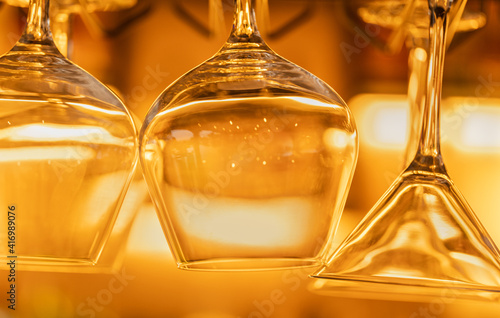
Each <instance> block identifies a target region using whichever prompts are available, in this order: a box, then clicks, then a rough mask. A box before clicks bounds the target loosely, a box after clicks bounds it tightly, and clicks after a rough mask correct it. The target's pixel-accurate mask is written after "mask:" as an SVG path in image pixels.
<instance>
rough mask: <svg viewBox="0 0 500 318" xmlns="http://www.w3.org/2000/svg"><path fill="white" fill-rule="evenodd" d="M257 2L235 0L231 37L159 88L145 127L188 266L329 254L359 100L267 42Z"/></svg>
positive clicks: (302, 260) (147, 157)
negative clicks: (351, 104)
mask: <svg viewBox="0 0 500 318" xmlns="http://www.w3.org/2000/svg"><path fill="white" fill-rule="evenodd" d="M254 4H255V0H237V1H235V14H234V25H233V30H232V32H231V34H230V36H229V39H228V40H227V42H226V44H225V45H224V46H223V47H222V49H221V50H220V51H219V52H218V53H217V54H215V56H214V57H212V58H211V59H209V60H208V61H206V62H205V63H203V64H201V65H200V66H198V67H196V68H194V69H193V70H191V71H190V72H188V73H187V74H185V75H184V76H182V77H181V78H179V79H178V80H177V81H176V82H174V83H173V84H172V85H171V86H169V87H168V88H167V89H166V90H165V91H164V92H163V93H162V94H161V95H160V96H159V97H158V99H157V100H156V101H155V103H154V104H153V105H152V107H151V109H150V110H149V112H148V114H147V116H146V119H145V123H144V124H143V127H142V130H141V134H140V159H141V164H142V167H143V170H144V175H145V178H146V181H147V183H148V186H149V188H150V192H151V195H152V198H153V201H154V203H155V206H156V210H157V214H158V217H159V219H160V223H161V225H162V227H163V230H164V232H165V235H166V237H167V240H168V242H169V244H170V247H171V250H172V252H173V254H174V256H175V258H176V261H177V264H178V267H179V268H181V269H198V270H259V269H277V268H290V267H303V266H318V265H321V264H322V263H323V262H324V260H325V259H326V258H327V253H328V251H330V250H331V249H330V248H329V244H330V243H331V241H332V240H331V237H332V236H333V234H334V232H335V229H336V227H337V223H338V219H339V217H340V214H341V210H342V208H343V206H344V203H345V199H346V194H347V190H348V188H349V186H350V183H351V180H352V175H353V170H354V166H355V163H356V159H357V146H358V139H357V134H356V127H355V124H354V120H353V118H352V115H351V113H350V110H349V109H348V107H347V106H346V104H345V103H344V101H343V100H342V99H341V97H340V96H339V95H338V94H337V93H336V92H335V91H334V90H332V89H331V88H330V87H329V86H328V85H326V84H325V83H324V82H322V81H321V80H320V79H318V78H317V77H315V76H313V75H312V74H310V73H309V72H307V71H305V70H304V69H302V68H300V67H298V66H296V65H294V64H292V63H291V62H289V61H287V60H285V59H283V58H281V57H280V56H278V55H277V54H276V53H274V52H273V51H272V50H271V49H270V48H269V47H268V46H267V45H266V43H265V42H264V41H263V39H262V38H261V36H260V33H259V31H258V30H257V28H256V23H255V14H254Z"/></svg>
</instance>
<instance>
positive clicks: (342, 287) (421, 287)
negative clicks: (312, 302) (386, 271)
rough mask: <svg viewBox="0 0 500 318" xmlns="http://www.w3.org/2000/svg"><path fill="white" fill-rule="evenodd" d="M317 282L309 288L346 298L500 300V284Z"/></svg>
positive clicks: (332, 278) (332, 279)
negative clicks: (498, 285)
mask: <svg viewBox="0 0 500 318" xmlns="http://www.w3.org/2000/svg"><path fill="white" fill-rule="evenodd" d="M311 277H313V278H317V279H316V280H315V282H314V283H312V284H311V285H310V286H309V290H310V291H311V292H313V293H315V294H320V295H327V296H334V297H344V298H361V299H374V300H390V301H404V302H430V301H440V302H443V303H451V302H453V301H455V300H456V299H460V300H476V301H495V302H498V301H499V300H500V287H497V286H478V285H474V284H466V283H457V282H451V281H449V282H445V281H441V282H440V283H441V285H440V286H439V285H438V284H437V283H438V282H434V285H426V284H425V283H426V282H425V281H422V282H419V281H418V280H414V279H396V278H395V279H394V280H392V281H391V280H388V279H387V278H385V277H384V280H380V281H377V278H376V277H374V280H363V279H349V278H346V277H340V276H338V277H335V276H328V277H323V276H315V275H312V276H311Z"/></svg>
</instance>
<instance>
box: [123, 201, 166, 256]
mask: <svg viewBox="0 0 500 318" xmlns="http://www.w3.org/2000/svg"><path fill="white" fill-rule="evenodd" d="M128 250H129V253H131V254H137V253H149V254H154V255H161V256H166V257H168V258H169V259H172V261H173V257H172V254H171V253H170V250H169V248H168V244H167V240H166V239H165V235H164V234H163V231H162V229H161V227H160V223H159V222H158V218H157V216H156V212H155V208H154V206H153V204H152V203H147V204H143V205H142V206H141V207H140V209H139V212H138V215H137V218H136V219H135V220H134V226H133V227H132V230H131V231H130V241H129V244H128Z"/></svg>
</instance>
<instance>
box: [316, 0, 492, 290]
mask: <svg viewBox="0 0 500 318" xmlns="http://www.w3.org/2000/svg"><path fill="white" fill-rule="evenodd" d="M452 2H453V1H447V0H429V9H430V14H431V17H430V21H431V23H430V28H429V30H430V57H429V65H428V68H429V69H428V77H427V95H426V101H425V104H424V108H423V110H422V117H421V125H420V127H421V130H420V136H419V140H418V143H417V145H418V148H417V151H416V155H415V157H414V159H413V160H412V161H411V163H410V164H409V166H408V168H407V169H406V170H405V171H403V173H402V174H401V175H400V176H399V177H398V178H397V179H396V181H395V182H394V183H393V184H392V186H391V187H390V188H389V190H388V191H387V192H386V193H385V194H384V196H383V197H382V198H381V199H380V200H379V201H378V202H377V203H376V204H375V206H374V207H373V208H372V209H371V210H370V212H369V213H368V214H367V215H366V217H365V218H364V219H363V220H362V221H361V223H360V224H359V225H358V226H357V227H356V229H355V230H354V231H353V232H352V233H351V234H350V235H349V236H348V238H347V239H346V240H345V241H344V242H343V243H342V244H341V245H340V247H339V248H338V249H337V250H336V252H335V254H334V255H333V256H332V258H331V259H330V260H329V262H328V264H327V265H325V266H324V267H323V268H321V269H320V270H319V271H317V272H316V273H315V274H314V275H313V276H314V277H317V278H322V279H325V278H326V279H331V280H332V282H330V283H327V282H320V283H317V284H316V286H314V288H315V289H317V291H318V292H320V293H328V292H332V291H333V292H335V288H337V292H339V291H341V290H343V291H352V292H354V293H355V294H357V295H358V296H362V295H366V294H371V295H369V296H368V297H371V298H390V299H395V300H407V299H408V297H410V298H411V297H436V296H442V295H443V293H445V292H446V291H449V290H453V292H454V293H455V295H456V297H464V298H487V299H498V296H499V294H498V292H500V253H499V250H498V248H497V247H496V246H495V244H494V242H493V241H492V239H491V238H490V236H489V235H488V233H487V232H486V230H485V229H484V227H483V226H482V225H481V223H480V222H479V220H478V218H477V217H476V216H475V214H474V212H473V211H472V209H471V208H470V206H469V205H468V204H467V202H466V201H465V199H464V198H463V196H462V194H461V193H460V192H459V191H458V189H457V188H456V187H455V185H454V184H453V182H452V180H451V179H450V177H449V176H448V174H447V172H446V168H445V166H444V163H443V160H442V156H441V151H440V127H439V126H440V125H439V119H440V115H439V112H440V103H441V88H442V74H443V67H444V52H445V46H446V30H447V26H448V13H449V11H450V6H451V3H452ZM314 288H313V289H314ZM414 299H416V298H414Z"/></svg>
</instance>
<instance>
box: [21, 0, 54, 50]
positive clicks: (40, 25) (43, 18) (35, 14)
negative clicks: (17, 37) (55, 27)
mask: <svg viewBox="0 0 500 318" xmlns="http://www.w3.org/2000/svg"><path fill="white" fill-rule="evenodd" d="M49 2H50V0H30V2H29V9H28V21H27V24H26V28H25V29H24V33H23V36H22V38H21V42H23V43H27V42H39V43H40V42H46V41H47V40H49V41H52V35H51V33H50V28H49Z"/></svg>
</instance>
